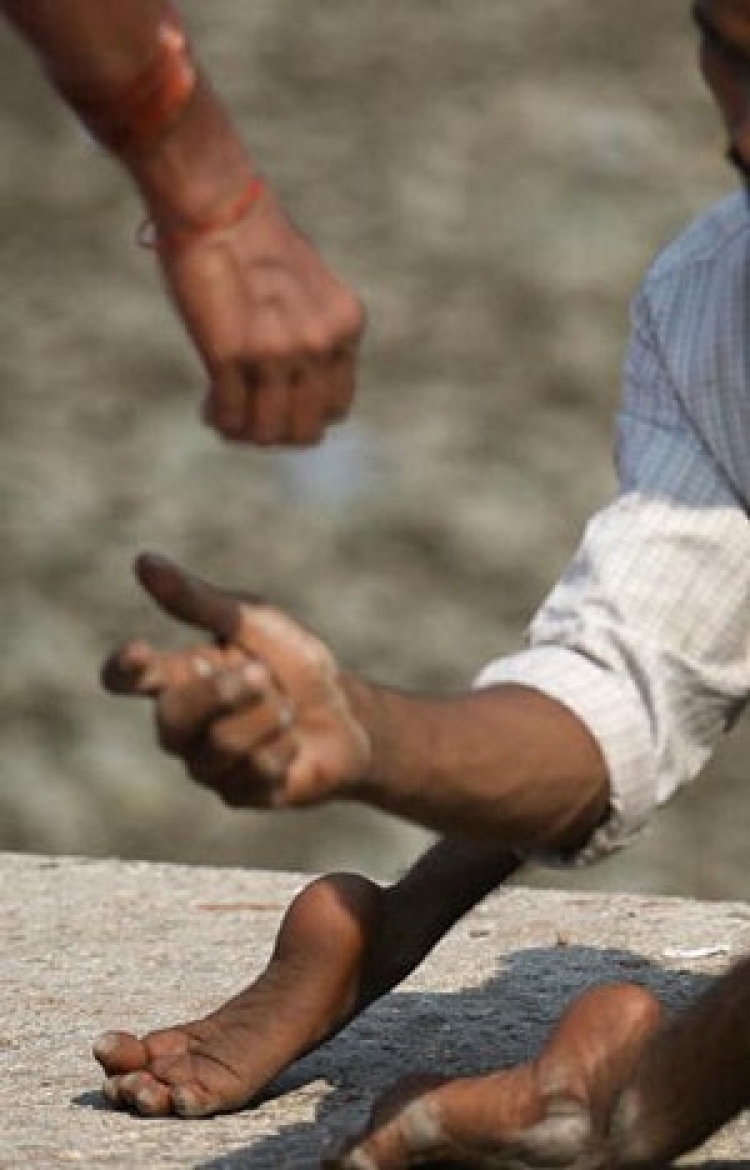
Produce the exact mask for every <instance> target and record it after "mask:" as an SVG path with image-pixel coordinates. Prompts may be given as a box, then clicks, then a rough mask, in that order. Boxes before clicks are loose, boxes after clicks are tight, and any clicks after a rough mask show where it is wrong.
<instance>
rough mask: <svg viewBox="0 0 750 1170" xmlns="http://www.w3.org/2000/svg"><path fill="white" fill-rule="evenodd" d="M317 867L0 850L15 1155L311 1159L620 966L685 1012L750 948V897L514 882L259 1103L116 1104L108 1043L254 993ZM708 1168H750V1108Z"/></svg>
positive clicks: (521, 1047)
mask: <svg viewBox="0 0 750 1170" xmlns="http://www.w3.org/2000/svg"><path fill="white" fill-rule="evenodd" d="M309 880H310V879H309V877H303V876H301V875H295V874H289V873H274V872H267V871H262V872H260V871H252V870H240V869H221V868H207V867H197V866H195V867H191V866H177V865H158V864H152V863H121V862H118V861H91V860H86V859H81V858H54V857H41V856H33V855H16V854H4V855H3V854H0V889H1V890H2V896H3V897H2V902H3V907H4V914H3V917H2V923H1V924H0V1068H1V1069H2V1076H0V1167H2V1168H3V1170H5V1168H8V1170H10V1168H13V1170H15V1168H16V1167H19V1166H24V1167H26V1166H29V1167H34V1168H38V1170H45V1168H46V1167H60V1166H67V1165H71V1164H73V1165H80V1166H85V1167H107V1168H114V1167H144V1168H145V1167H161V1166H169V1167H195V1168H197V1167H200V1168H201V1170H230V1168H231V1170H303V1168H306V1170H311V1168H313V1167H315V1166H317V1164H318V1160H319V1157H320V1153H321V1150H322V1149H323V1148H324V1147H325V1146H326V1145H327V1144H329V1143H331V1142H332V1141H336V1140H337V1139H338V1138H339V1137H340V1136H341V1135H343V1134H344V1133H348V1132H349V1131H351V1130H352V1129H353V1128H356V1127H357V1126H359V1125H360V1124H361V1123H362V1122H363V1120H364V1118H365V1117H366V1115H367V1112H368V1109H369V1105H370V1103H371V1102H372V1100H373V1098H374V1097H375V1096H376V1095H377V1094H378V1093H380V1092H381V1091H382V1090H383V1089H384V1088H386V1087H387V1086H388V1085H389V1083H391V1082H392V1081H394V1080H395V1079H396V1078H398V1077H399V1076H401V1075H402V1074H404V1073H406V1072H408V1071H410V1070H419V1069H422V1070H423V1069H434V1068H436V1067H440V1068H443V1069H446V1070H448V1071H455V1072H457V1073H459V1072H470V1071H480V1070H482V1069H487V1068H491V1067H493V1066H498V1065H501V1064H508V1063H512V1062H515V1061H517V1060H520V1059H522V1058H523V1057H525V1056H527V1055H528V1054H529V1053H530V1052H532V1051H533V1050H534V1049H535V1047H536V1046H537V1045H538V1043H539V1042H540V1040H541V1038H542V1036H543V1035H544V1033H545V1031H546V1029H547V1027H548V1026H549V1024H550V1023H551V1022H552V1021H553V1020H554V1019H556V1018H557V1016H558V1015H559V1013H560V1011H561V1010H562V1008H563V1006H564V1005H565V1003H566V1002H567V1001H568V1000H569V999H570V998H571V997H572V996H573V995H574V994H576V993H577V992H579V991H580V990H582V989H583V988H584V987H585V986H588V985H589V984H591V983H593V982H596V981H600V980H603V979H622V978H628V979H633V980H636V981H640V982H643V983H645V984H647V985H648V986H650V987H652V988H653V989H654V990H656V992H657V993H658V994H659V995H660V996H662V997H663V998H664V999H665V1000H666V1001H668V1002H669V1003H670V1004H672V1005H673V1006H678V1005H680V1004H683V1003H685V1002H687V1000H688V999H689V998H690V997H691V996H692V995H694V994H695V993H696V991H697V990H699V989H700V988H701V987H702V986H704V985H705V982H706V980H707V979H709V978H710V977H712V976H714V975H716V974H718V973H719V972H720V971H722V970H723V969H724V968H725V966H726V964H727V962H728V961H729V960H730V959H731V958H732V957H737V956H738V955H739V954H741V953H743V952H744V951H746V950H750V906H747V905H745V904H743V903H700V902H695V901H689V900H684V899H678V898H653V897H642V896H630V895H600V894H580V893H564V892H561V891H552V890H550V891H547V890H527V889H519V888H513V889H508V890H505V891H503V892H501V893H499V894H497V895H494V896H493V897H492V898H489V899H487V900H486V902H485V903H484V904H483V905H482V906H480V907H478V908H477V909H476V910H475V911H474V912H473V913H472V914H471V915H469V916H468V917H467V918H466V919H465V920H464V921H463V922H461V923H460V924H459V925H458V926H457V927H456V928H455V930H454V931H453V932H452V933H451V934H450V935H449V937H448V938H447V939H446V940H444V942H442V943H441V944H440V946H439V947H438V948H437V949H436V950H435V951H434V952H433V954H432V955H431V956H430V958H429V959H428V961H427V962H425V963H424V964H423V966H422V968H421V969H420V970H419V971H418V972H417V973H416V974H415V975H414V976H412V977H411V978H410V979H409V980H408V981H407V982H406V983H404V984H403V985H402V987H401V988H400V989H399V990H398V991H397V992H395V993H393V994H391V995H390V996H388V997H387V998H386V999H385V1000H383V1001H382V1002H380V1003H378V1004H375V1005H373V1007H371V1008H370V1009H369V1011H368V1012H366V1013H365V1014H364V1015H363V1016H362V1017H361V1018H360V1019H359V1020H358V1021H355V1022H354V1023H353V1024H352V1025H350V1027H349V1028H348V1029H347V1030H346V1031H345V1032H344V1033H343V1034H342V1035H340V1036H339V1037H337V1038H335V1039H334V1040H333V1041H331V1042H330V1043H329V1044H328V1045H326V1046H325V1047H324V1048H322V1049H321V1050H320V1051H319V1052H317V1053H314V1054H312V1055H310V1056H308V1057H307V1058H306V1059H305V1060H303V1061H300V1062H299V1063H298V1064H297V1065H296V1066H295V1067H294V1069H293V1070H291V1071H290V1072H288V1073H287V1074H285V1075H284V1076H283V1077H281V1078H280V1079H279V1081H278V1082H277V1083H276V1084H275V1085H274V1087H273V1091H272V1093H271V1094H270V1095H269V1096H268V1099H267V1100H265V1101H264V1102H263V1103H262V1104H261V1105H260V1106H258V1107H257V1108H255V1109H252V1110H245V1111H243V1112H240V1113H237V1114H234V1115H231V1116H225V1117H220V1118H215V1119H211V1120H208V1121H195V1122H188V1121H182V1120H176V1119H158V1120H143V1119H140V1118H133V1117H130V1116H129V1115H127V1114H123V1113H119V1112H115V1111H112V1110H110V1109H108V1108H106V1107H105V1105H104V1102H103V1099H102V1097H101V1094H100V1091H99V1077H98V1073H97V1067H96V1065H95V1064H94V1062H93V1060H92V1058H91V1056H90V1044H91V1040H92V1038H93V1037H94V1036H95V1035H96V1034H97V1033H98V1032H100V1031H102V1030H103V1029H105V1028H108V1027H115V1026H123V1027H127V1028H129V1029H132V1030H134V1031H140V1030H145V1029H149V1028H152V1027H155V1026H159V1025H162V1024H166V1023H170V1022H174V1021H175V1020H177V1019H183V1018H186V1017H189V1016H192V1015H194V1014H196V1013H203V1012H205V1011H207V1010H209V1009H210V1008H211V1007H212V1006H214V1005H215V1004H217V1003H218V1002H220V1001H221V1000H223V999H224V998H226V997H227V996H228V995H229V994H231V993H232V992H233V991H235V990H238V989H239V988H240V987H241V986H243V985H244V984H245V983H246V982H247V981H248V980H249V979H251V978H252V977H253V975H254V974H255V973H257V972H258V971H259V970H260V969H261V967H262V966H263V964H264V961H265V959H266V957H267V955H268V953H269V949H270V947H271V945H272V941H273V938H274V934H275V931H276V928H277V926H278V923H279V919H280V917H281V915H282V914H283V911H284V908H285V906H286V905H287V904H288V902H289V901H290V899H291V898H292V896H293V895H294V893H295V891H296V890H298V889H299V888H300V887H301V886H302V885H303V884H305V883H306V882H307V881H309ZM690 1164H691V1165H698V1166H703V1167H704V1170H705V1168H707V1167H709V1166H710V1167H711V1168H712V1170H718V1168H719V1167H720V1166H722V1167H723V1166H727V1167H730V1166H731V1167H734V1168H735V1170H738V1168H739V1167H743V1168H745V1170H750V1120H749V1119H748V1118H747V1117H743V1118H741V1119H739V1120H738V1121H737V1122H735V1123H734V1124H733V1125H731V1126H728V1127H727V1128H726V1129H725V1130H724V1131H723V1132H722V1133H720V1134H719V1135H717V1136H716V1138H715V1139H714V1140H713V1141H712V1142H711V1143H710V1144H709V1145H708V1146H706V1147H705V1148H704V1149H703V1150H702V1151H701V1152H700V1154H698V1155H694V1156H693V1158H691V1159H690Z"/></svg>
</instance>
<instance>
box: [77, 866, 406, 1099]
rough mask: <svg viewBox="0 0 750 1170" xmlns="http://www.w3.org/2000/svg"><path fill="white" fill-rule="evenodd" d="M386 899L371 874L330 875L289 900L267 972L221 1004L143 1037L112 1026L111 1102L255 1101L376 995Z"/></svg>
mask: <svg viewBox="0 0 750 1170" xmlns="http://www.w3.org/2000/svg"><path fill="white" fill-rule="evenodd" d="M384 897H385V894H384V891H383V890H381V888H380V887H379V886H377V885H376V884H375V883H373V882H370V881H367V880H366V879H365V878H360V877H357V876H354V875H348V874H337V875H332V876H329V877H325V878H320V879H318V880H317V881H314V882H313V883H312V884H311V885H310V886H308V887H307V889H305V890H303V892H302V893H301V894H300V895H299V896H298V897H297V898H296V899H295V900H294V902H293V903H292V905H291V906H290V907H289V909H288V911H287V913H286V916H285V918H284V921H283V922H282V925H281V928H280V930H279V935H278V938H277V940H276V946H275V948H274V952H273V955H272V957H271V960H270V962H269V964H268V966H267V968H266V969H265V971H264V972H263V974H262V975H261V976H260V977H259V978H258V979H257V980H256V982H255V983H253V984H252V985H251V986H250V987H248V988H247V989H246V990H245V991H243V992H242V993H241V994H240V995H238V996H236V997H235V998H234V999H231V1000H229V1001H228V1002H227V1003H226V1004H224V1005H223V1006H222V1007H220V1008H219V1009H218V1011H216V1012H213V1013H212V1014H211V1015H209V1016H206V1017H205V1019H201V1020H194V1021H192V1022H190V1023H187V1024H181V1025H178V1026H176V1027H172V1028H167V1029H164V1030H163V1031H158V1032H151V1033H150V1034H149V1035H147V1036H145V1037H143V1039H138V1038H137V1037H136V1036H132V1035H130V1034H129V1033H127V1032H106V1033H105V1034H104V1035H103V1036H101V1037H100V1038H99V1039H98V1040H97V1041H96V1043H95V1045H94V1055H95V1056H96V1058H97V1060H98V1061H99V1063H100V1064H101V1065H102V1067H103V1068H104V1071H105V1073H106V1074H107V1079H106V1081H105V1083H104V1092H105V1095H106V1097H107V1098H108V1100H109V1101H110V1102H111V1103H112V1104H114V1105H117V1106H119V1107H121V1108H127V1109H133V1110H135V1111H136V1112H138V1113H141V1114H144V1115H146V1116H160V1115H164V1114H168V1113H177V1114H179V1115H180V1116H182V1117H205V1116H208V1115H209V1114H213V1113H222V1112H227V1111H229V1110H232V1109H239V1108H240V1107H241V1106H243V1105H246V1104H247V1103H248V1102H249V1101H250V1100H251V1099H252V1098H253V1097H254V1096H256V1095H257V1093H258V1092H259V1091H260V1090H261V1089H262V1088H263V1086H264V1085H266V1084H267V1083H268V1082H269V1081H270V1080H271V1079H272V1078H273V1077H274V1076H276V1074H277V1073H279V1072H280V1071H281V1070H282V1069H283V1068H285V1067H286V1066H287V1065H288V1064H289V1063H290V1062H291V1061H293V1060H295V1059H296V1058H297V1057H299V1056H301V1055H302V1054H303V1053H305V1052H307V1051H309V1050H310V1049H311V1048H314V1047H315V1046H316V1045H318V1044H320V1043H322V1042H323V1040H325V1039H327V1038H328V1037H329V1036H331V1035H333V1034H334V1033H335V1032H337V1031H338V1030H339V1029H340V1028H342V1027H343V1026H344V1024H346V1023H347V1021H348V1020H349V1019H351V1017H352V1016H353V1015H354V1014H355V1013H356V1011H358V1010H360V1009H361V1008H362V1007H363V1006H365V1005H366V1003H367V1002H370V1000H371V999H373V998H374V997H375V995H374V993H373V992H372V991H369V992H368V989H367V988H365V986H364V983H365V980H366V979H368V977H369V978H371V977H372V975H373V973H372V971H369V972H368V971H367V969H366V968H367V959H368V956H369V943H370V941H371V939H372V938H373V936H374V935H375V934H376V933H377V929H378V925H379V921H380V918H381V914H382V907H383V900H384ZM384 989H385V988H384Z"/></svg>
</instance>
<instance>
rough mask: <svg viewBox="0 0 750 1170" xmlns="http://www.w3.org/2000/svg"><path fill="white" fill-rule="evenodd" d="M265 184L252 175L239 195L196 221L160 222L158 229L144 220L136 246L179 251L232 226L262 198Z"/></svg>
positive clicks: (175, 220) (257, 176)
mask: <svg viewBox="0 0 750 1170" xmlns="http://www.w3.org/2000/svg"><path fill="white" fill-rule="evenodd" d="M265 189H266V185H265V183H264V182H263V179H262V178H261V177H260V175H251V176H250V178H249V179H248V180H247V182H246V183H245V186H244V187H243V188H242V190H241V191H240V193H239V194H238V195H235V196H234V198H233V199H230V200H228V201H227V202H226V203H223V204H221V206H220V207H218V208H217V209H216V211H214V212H213V213H212V214H211V215H206V216H203V217H201V218H198V219H174V220H169V219H167V220H162V221H161V222H160V223H159V224H158V226H157V224H155V223H154V221H153V219H146V220H144V221H143V223H142V224H141V225H140V227H139V229H138V236H137V239H138V243H139V244H140V245H141V246H142V247H144V248H154V249H156V251H160V250H162V249H178V248H181V247H185V246H187V245H189V244H192V243H195V242H196V241H197V240H201V239H203V238H204V237H205V236H210V235H213V233H214V232H220V231H222V230H224V229H225V228H230V227H234V225H235V224H237V223H239V222H240V220H242V219H244V218H245V216H246V215H247V213H248V212H249V211H250V209H251V208H252V206H253V204H255V203H257V201H258V200H259V199H260V198H261V196H262V195H263V193H264V191H265Z"/></svg>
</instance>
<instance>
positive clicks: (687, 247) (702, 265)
mask: <svg viewBox="0 0 750 1170" xmlns="http://www.w3.org/2000/svg"><path fill="white" fill-rule="evenodd" d="M748 251H750V195H749V194H748V192H747V191H746V190H745V188H744V187H743V188H741V189H739V190H737V191H733V192H732V193H731V194H730V195H727V196H726V197H725V198H724V199H721V200H719V202H718V203H714V204H712V206H711V207H709V208H707V209H706V211H704V212H703V213H702V214H701V215H699V216H697V218H696V219H694V220H693V221H692V223H690V224H689V225H688V226H687V227H686V228H685V230H684V231H683V232H682V233H681V234H680V235H679V236H677V237H676V238H675V239H673V240H672V241H671V242H670V243H668V244H666V245H665V247H663V248H662V249H661V251H659V252H658V253H657V254H656V257H655V259H654V261H653V262H652V264H651V266H650V268H649V270H648V272H647V273H646V277H645V280H644V282H643V283H644V285H645V286H646V287H648V286H649V285H653V284H658V283H661V282H662V281H673V280H678V281H679V280H684V279H686V278H687V277H688V276H689V275H690V273H691V271H692V272H693V273H695V274H696V275H697V274H700V273H706V272H707V271H711V272H715V270H716V269H717V267H718V268H721V267H723V266H725V265H729V266H731V267H733V266H734V265H735V264H737V263H740V264H742V265H744V264H745V263H746V262H747V254H748Z"/></svg>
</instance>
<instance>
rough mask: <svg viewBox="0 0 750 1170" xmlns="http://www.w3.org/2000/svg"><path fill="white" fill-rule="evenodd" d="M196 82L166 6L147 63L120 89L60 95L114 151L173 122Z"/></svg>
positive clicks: (148, 141)
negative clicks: (150, 58)
mask: <svg viewBox="0 0 750 1170" xmlns="http://www.w3.org/2000/svg"><path fill="white" fill-rule="evenodd" d="M195 83H196V71H195V66H194V64H193V60H192V57H191V55H190V49H189V46H188V41H187V36H186V34H185V30H184V28H183V26H182V23H181V21H180V18H179V16H178V15H177V13H176V12H174V11H173V10H172V9H171V8H167V9H165V11H164V13H163V14H162V17H161V20H160V22H159V26H158V30H157V47H156V53H155V56H154V59H153V60H152V61H151V63H150V64H149V65H148V66H147V67H146V68H145V69H144V70H143V71H142V72H141V73H140V74H139V75H138V76H137V77H136V78H135V80H134V81H132V82H130V84H129V85H127V86H125V87H124V88H123V89H121V90H120V91H119V92H117V93H115V94H113V95H110V96H108V97H102V96H101V94H97V95H94V94H90V93H89V94H87V93H85V92H84V91H83V90H82V89H81V90H76V89H75V87H70V88H69V89H65V88H64V89H63V92H64V93H65V96H66V98H67V100H68V101H70V103H71V105H72V106H73V107H74V108H75V110H76V111H77V112H78V114H79V115H80V117H81V118H82V119H83V121H84V122H85V123H86V126H87V127H88V129H89V130H90V131H91V133H92V134H93V136H94V137H95V138H96V139H97V141H99V142H100V143H101V144H102V145H103V146H105V147H106V148H107V149H108V150H112V151H115V152H116V153H118V154H128V153H129V152H131V151H136V150H144V149H147V148H148V147H149V146H151V145H153V143H155V142H156V141H157V140H158V139H159V138H161V136H162V135H163V134H164V133H165V131H166V130H168V129H169V128H170V126H172V125H173V123H174V122H176V121H177V119H178V118H179V116H180V114H181V113H182V110H183V107H184V106H185V104H186V102H187V101H188V100H189V98H190V95H191V94H192V92H193V90H194V88H195Z"/></svg>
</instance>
